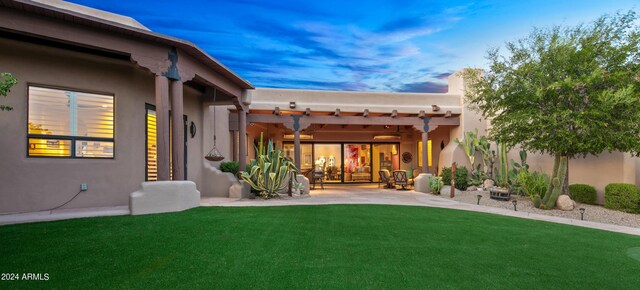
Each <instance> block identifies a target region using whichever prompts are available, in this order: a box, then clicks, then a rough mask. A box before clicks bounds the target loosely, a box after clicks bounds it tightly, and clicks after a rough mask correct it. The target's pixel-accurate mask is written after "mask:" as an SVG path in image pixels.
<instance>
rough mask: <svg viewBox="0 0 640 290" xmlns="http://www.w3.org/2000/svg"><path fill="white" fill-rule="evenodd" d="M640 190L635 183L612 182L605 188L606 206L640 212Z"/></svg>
mask: <svg viewBox="0 0 640 290" xmlns="http://www.w3.org/2000/svg"><path fill="white" fill-rule="evenodd" d="M639 203H640V190H638V188H637V187H636V186H635V185H633V184H626V183H611V184H609V185H607V187H605V188H604V207H606V208H608V209H614V210H619V211H624V212H630V213H640V204H639Z"/></svg>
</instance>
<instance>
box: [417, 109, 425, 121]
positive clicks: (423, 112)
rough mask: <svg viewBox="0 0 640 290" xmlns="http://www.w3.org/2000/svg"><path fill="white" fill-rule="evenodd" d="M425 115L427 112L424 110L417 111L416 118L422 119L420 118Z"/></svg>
mask: <svg viewBox="0 0 640 290" xmlns="http://www.w3.org/2000/svg"><path fill="white" fill-rule="evenodd" d="M426 116H427V113H426V112H425V111H424V110H423V111H420V113H418V118H420V119H422V118H424V117H426Z"/></svg>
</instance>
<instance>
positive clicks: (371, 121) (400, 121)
mask: <svg viewBox="0 0 640 290" xmlns="http://www.w3.org/2000/svg"><path fill="white" fill-rule="evenodd" d="M231 115H234V116H236V115H237V114H230V116H231ZM230 118H232V117H230ZM236 118H237V117H236ZM249 122H251V123H271V124H274V123H277V124H288V123H287V122H289V123H290V122H291V116H289V115H280V116H276V115H273V114H249V115H248V116H247V123H249ZM300 122H305V124H320V126H321V128H324V127H325V125H343V124H348V125H370V126H376V125H377V126H382V125H387V126H403V125H413V126H416V127H417V128H421V127H422V126H424V119H419V118H416V117H396V118H391V117H388V116H387V117H383V116H380V117H367V118H363V117H362V116H342V117H340V118H336V117H334V116H303V117H302V118H301V119H300ZM439 125H441V126H457V125H460V117H453V116H452V117H447V118H443V117H431V118H430V119H429V126H430V127H433V128H435V127H436V126H439ZM230 127H231V124H230ZM303 127H304V126H303Z"/></svg>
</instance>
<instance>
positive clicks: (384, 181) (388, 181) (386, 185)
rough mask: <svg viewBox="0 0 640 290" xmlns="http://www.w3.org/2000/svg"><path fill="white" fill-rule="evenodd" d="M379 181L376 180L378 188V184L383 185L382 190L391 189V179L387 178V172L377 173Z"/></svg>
mask: <svg viewBox="0 0 640 290" xmlns="http://www.w3.org/2000/svg"><path fill="white" fill-rule="evenodd" d="M378 175H379V176H380V180H378V188H380V184H384V188H393V179H392V178H391V176H389V170H386V169H383V170H380V171H378Z"/></svg>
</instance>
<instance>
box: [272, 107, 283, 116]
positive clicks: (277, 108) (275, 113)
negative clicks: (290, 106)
mask: <svg viewBox="0 0 640 290" xmlns="http://www.w3.org/2000/svg"><path fill="white" fill-rule="evenodd" d="M273 114H274V115H276V116H280V114H281V112H280V107H276V108H275V109H274V110H273Z"/></svg>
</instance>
